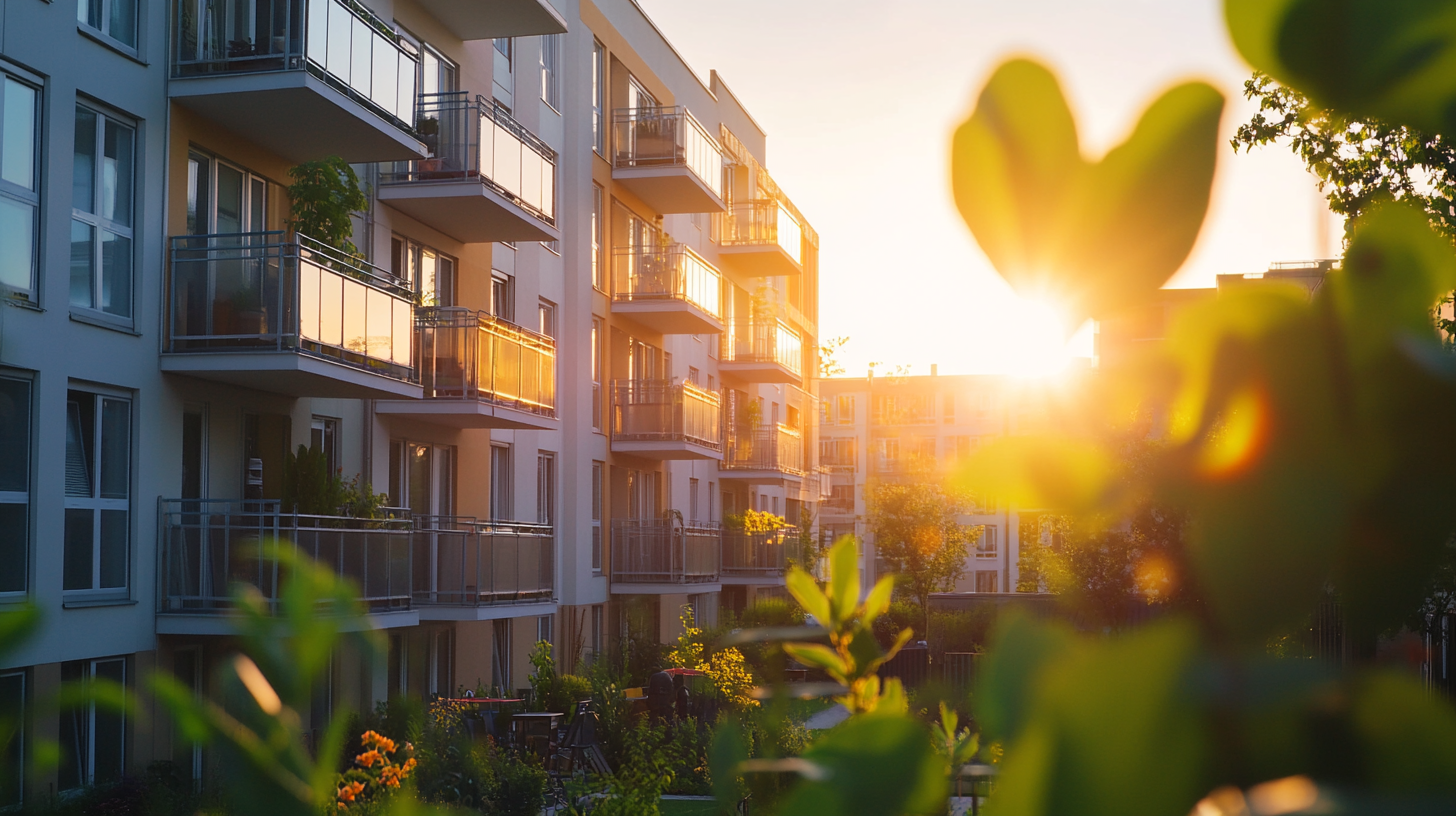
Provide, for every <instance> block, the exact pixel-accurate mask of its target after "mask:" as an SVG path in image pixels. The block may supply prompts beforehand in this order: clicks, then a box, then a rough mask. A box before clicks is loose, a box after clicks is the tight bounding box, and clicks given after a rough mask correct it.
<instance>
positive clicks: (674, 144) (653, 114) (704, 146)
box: [612, 106, 723, 198]
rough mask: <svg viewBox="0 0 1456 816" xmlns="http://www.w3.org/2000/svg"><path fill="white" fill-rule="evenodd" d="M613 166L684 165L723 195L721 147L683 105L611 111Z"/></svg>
mask: <svg viewBox="0 0 1456 816" xmlns="http://www.w3.org/2000/svg"><path fill="white" fill-rule="evenodd" d="M612 143H613V144H614V145H615V153H614V154H613V162H612V164H613V166H614V167H685V168H687V169H688V170H690V171H692V173H693V175H695V176H697V177H698V180H700V181H702V182H703V184H704V185H706V186H707V188H708V189H709V190H712V191H713V195H716V196H717V197H718V198H722V197H723V148H721V147H719V145H718V142H717V140H716V139H714V138H713V137H712V136H710V135H708V131H707V130H706V129H705V128H704V127H703V126H702V125H701V124H699V123H698V120H697V119H695V118H693V115H692V114H691V113H689V112H688V109H687V108H684V107H667V106H656V107H649V108H619V109H617V110H615V111H613V112H612Z"/></svg>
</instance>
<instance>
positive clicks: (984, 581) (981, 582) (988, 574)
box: [976, 570, 998, 592]
mask: <svg viewBox="0 0 1456 816" xmlns="http://www.w3.org/2000/svg"><path fill="white" fill-rule="evenodd" d="M997 577H998V575H997V573H996V570H976V591H977V592H996V591H997V589H996V578H997Z"/></svg>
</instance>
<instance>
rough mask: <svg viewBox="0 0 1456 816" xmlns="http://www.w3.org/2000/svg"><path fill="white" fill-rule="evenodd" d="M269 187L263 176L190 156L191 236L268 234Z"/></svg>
mask: <svg viewBox="0 0 1456 816" xmlns="http://www.w3.org/2000/svg"><path fill="white" fill-rule="evenodd" d="M268 186H269V183H268V181H267V180H266V179H264V178H263V177H262V176H259V175H256V174H253V173H250V172H248V171H246V170H243V169H242V168H240V167H237V166H234V165H232V164H229V163H227V162H225V161H223V160H221V159H218V158H215V157H213V156H209V155H206V154H204V153H200V152H197V151H192V152H191V153H189V154H188V155H187V234H188V235H208V234H214V233H215V234H219V235H231V234H234V233H241V232H263V231H265V230H267V229H268V202H269V198H270V196H269V195H268V192H269V191H268Z"/></svg>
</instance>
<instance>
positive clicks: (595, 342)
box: [591, 317, 602, 433]
mask: <svg viewBox="0 0 1456 816" xmlns="http://www.w3.org/2000/svg"><path fill="white" fill-rule="evenodd" d="M591 382H592V430H594V431H597V432H599V433H600V432H601V430H602V319H601V318H600V317H593V318H592V327H591Z"/></svg>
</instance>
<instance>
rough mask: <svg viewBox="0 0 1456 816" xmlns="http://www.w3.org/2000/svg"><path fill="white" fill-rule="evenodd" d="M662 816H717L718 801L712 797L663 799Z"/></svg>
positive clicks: (661, 804) (660, 806)
mask: <svg viewBox="0 0 1456 816" xmlns="http://www.w3.org/2000/svg"><path fill="white" fill-rule="evenodd" d="M658 809H659V810H660V811H661V812H662V816H716V815H717V813H718V803H717V802H716V801H715V800H712V799H663V800H662V802H661V803H660V804H659V805H658Z"/></svg>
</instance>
